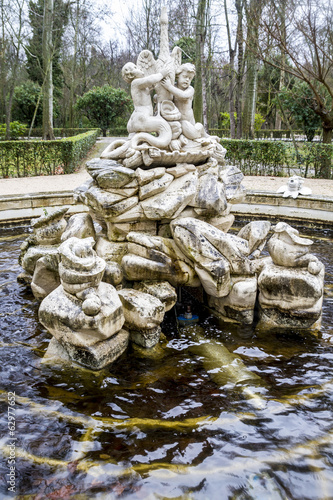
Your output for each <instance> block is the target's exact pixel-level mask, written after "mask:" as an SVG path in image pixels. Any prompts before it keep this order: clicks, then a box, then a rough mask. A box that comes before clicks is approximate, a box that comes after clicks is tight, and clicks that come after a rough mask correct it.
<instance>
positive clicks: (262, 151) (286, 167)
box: [221, 139, 333, 178]
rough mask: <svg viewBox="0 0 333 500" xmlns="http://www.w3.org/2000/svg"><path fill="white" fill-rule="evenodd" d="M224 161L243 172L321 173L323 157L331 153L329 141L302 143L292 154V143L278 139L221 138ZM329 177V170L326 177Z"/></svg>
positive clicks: (263, 173) (247, 173) (329, 156)
mask: <svg viewBox="0 0 333 500" xmlns="http://www.w3.org/2000/svg"><path fill="white" fill-rule="evenodd" d="M221 144H222V146H223V147H224V148H226V150H227V153H226V160H227V161H228V163H231V164H233V165H236V166H238V167H239V168H240V169H241V170H242V172H243V173H244V174H246V175H275V176H279V175H284V174H287V175H292V174H293V173H295V171H297V173H299V174H301V175H303V176H304V177H306V176H309V174H310V175H311V176H312V177H324V174H323V165H324V163H325V160H326V161H327V159H331V158H332V156H333V145H330V144H313V143H302V144H301V145H300V147H299V149H298V155H297V154H296V151H295V148H294V145H293V144H292V143H286V142H281V141H250V140H237V139H222V140H221ZM331 177H332V170H331V173H330V178H331Z"/></svg>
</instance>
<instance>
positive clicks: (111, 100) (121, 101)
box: [76, 85, 132, 136]
mask: <svg viewBox="0 0 333 500" xmlns="http://www.w3.org/2000/svg"><path fill="white" fill-rule="evenodd" d="M131 105H132V100H131V98H130V97H129V96H128V94H127V93H126V92H125V91H124V90H123V89H114V88H113V87H111V86H110V85H103V87H93V88H92V89H91V90H89V91H88V92H86V93H85V94H83V96H82V97H79V99H78V100H77V102H76V108H77V109H78V110H80V111H82V112H83V113H84V114H85V115H86V116H87V118H88V119H89V121H90V123H91V125H93V126H96V127H99V128H101V130H102V132H103V135H104V136H106V131H107V129H108V128H109V127H111V126H112V125H114V126H115V125H116V120H117V118H119V117H121V116H122V115H124V114H125V113H126V111H128V110H130V109H131Z"/></svg>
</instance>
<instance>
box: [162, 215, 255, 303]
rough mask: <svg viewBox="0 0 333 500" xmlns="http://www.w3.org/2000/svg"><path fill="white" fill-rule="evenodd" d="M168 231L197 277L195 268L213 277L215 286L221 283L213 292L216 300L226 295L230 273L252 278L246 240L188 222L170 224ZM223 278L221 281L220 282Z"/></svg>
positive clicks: (211, 227)
mask: <svg viewBox="0 0 333 500" xmlns="http://www.w3.org/2000/svg"><path fill="white" fill-rule="evenodd" d="M171 230H172V233H173V237H174V239H175V242H176V244H177V246H179V248H180V249H181V250H182V252H183V253H184V254H185V255H186V256H187V257H189V258H190V259H191V260H192V261H194V262H195V263H196V272H197V273H198V269H197V267H198V266H199V267H201V268H203V269H205V270H206V271H208V272H209V273H212V276H214V275H215V276H216V279H218V281H217V282H216V285H217V283H218V282H219V281H220V280H222V281H223V283H224V284H223V286H222V288H221V289H220V290H216V293H218V295H217V296H224V295H226V294H227V290H228V281H230V275H229V273H230V271H232V272H233V273H234V274H253V272H252V270H251V262H250V261H249V259H248V258H247V255H249V245H248V241H247V240H245V239H243V238H240V237H238V236H234V235H231V234H225V233H223V232H222V231H220V230H219V229H217V228H215V227H214V226H212V225H210V224H207V223H206V222H203V221H199V220H195V219H191V218H183V219H177V220H175V221H173V222H171ZM217 263H218V265H217ZM223 276H225V278H223V279H222V277H223ZM203 286H205V285H203ZM218 288H220V286H219V287H218ZM206 291H207V293H209V295H215V294H214V293H211V290H210V292H208V290H206ZM221 294H222V295H221Z"/></svg>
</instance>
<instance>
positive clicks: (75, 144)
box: [0, 129, 99, 177]
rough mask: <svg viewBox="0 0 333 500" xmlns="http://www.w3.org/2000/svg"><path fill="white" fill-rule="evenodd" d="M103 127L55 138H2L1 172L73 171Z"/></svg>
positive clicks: (8, 174) (4, 174)
mask: <svg viewBox="0 0 333 500" xmlns="http://www.w3.org/2000/svg"><path fill="white" fill-rule="evenodd" d="M98 135H99V129H95V130H90V131H89V132H85V133H84V134H79V135H76V136H74V137H69V138H65V139H58V140H55V141H41V140H36V141H33V140H32V141H26V140H24V141H2V142H0V176H1V177H29V176H35V175H54V174H58V173H65V174H70V173H71V172H74V169H75V167H76V166H77V165H78V164H79V162H80V161H81V160H82V158H84V156H85V155H86V154H87V153H88V151H89V149H90V148H91V147H92V146H93V145H94V144H95V142H96V139H97V136H98Z"/></svg>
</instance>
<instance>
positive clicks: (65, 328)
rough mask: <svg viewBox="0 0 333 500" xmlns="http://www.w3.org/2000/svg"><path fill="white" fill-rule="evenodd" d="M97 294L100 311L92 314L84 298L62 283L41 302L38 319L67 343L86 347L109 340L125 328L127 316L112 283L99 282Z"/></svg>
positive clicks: (54, 334) (62, 341)
mask: <svg viewBox="0 0 333 500" xmlns="http://www.w3.org/2000/svg"><path fill="white" fill-rule="evenodd" d="M96 295H97V296H98V297H99V299H100V304H101V306H100V311H99V312H98V313H97V314H96V315H94V316H91V315H88V314H85V313H84V311H83V309H82V305H83V302H82V300H80V299H79V298H77V297H75V296H74V295H70V294H68V293H66V292H65V290H64V289H63V287H62V286H59V287H58V288H57V289H56V290H54V291H53V292H51V293H50V294H49V295H48V296H47V297H46V298H45V299H44V300H43V302H42V303H41V305H40V308H39V312H38V315H39V321H40V322H41V323H42V324H43V325H44V326H45V328H46V329H47V330H48V331H49V332H50V333H51V334H52V335H53V336H54V337H55V338H56V339H57V340H59V342H61V343H62V344H63V345H65V346H67V345H74V346H77V347H86V346H92V345H94V344H96V343H97V342H100V341H102V340H106V339H108V338H109V337H112V335H115V334H116V333H117V332H118V331H119V330H120V329H121V328H122V326H123V324H124V321H125V318H124V315H123V311H122V305H121V302H120V300H119V297H118V294H117V291H116V290H115V288H114V287H113V286H112V285H109V284H107V283H103V282H102V283H100V285H99V286H98V288H97V289H96ZM67 350H68V349H67Z"/></svg>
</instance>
